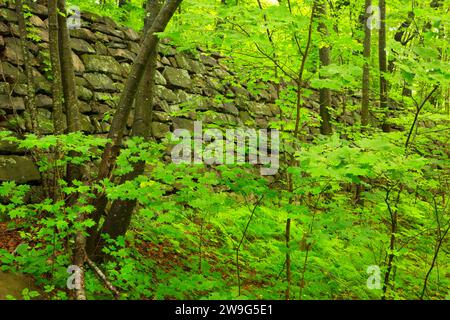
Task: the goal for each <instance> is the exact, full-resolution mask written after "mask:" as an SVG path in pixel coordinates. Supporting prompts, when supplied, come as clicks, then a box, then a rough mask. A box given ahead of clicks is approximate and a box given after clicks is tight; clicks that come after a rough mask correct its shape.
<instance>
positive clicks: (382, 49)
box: [378, 0, 391, 132]
mask: <svg viewBox="0 0 450 320" xmlns="http://www.w3.org/2000/svg"><path fill="white" fill-rule="evenodd" d="M379 6H380V19H381V21H380V32H379V43H378V56H379V61H380V109H381V111H382V112H384V117H383V131H384V132H389V131H391V125H390V124H389V121H388V118H389V111H388V83H387V79H386V76H385V75H386V73H387V72H388V68H387V52H386V0H380V2H379Z"/></svg>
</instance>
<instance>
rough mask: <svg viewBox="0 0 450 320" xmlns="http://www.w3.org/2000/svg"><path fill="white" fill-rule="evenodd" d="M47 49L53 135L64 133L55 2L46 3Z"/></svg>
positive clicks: (53, 0)
mask: <svg viewBox="0 0 450 320" xmlns="http://www.w3.org/2000/svg"><path fill="white" fill-rule="evenodd" d="M48 24H49V48H50V63H51V67H52V76H53V81H52V97H53V125H54V131H55V134H58V135H59V134H63V133H64V127H65V126H64V117H63V116H64V114H63V100H64V96H63V89H62V80H61V62H60V54H59V34H58V8H57V0H49V1H48Z"/></svg>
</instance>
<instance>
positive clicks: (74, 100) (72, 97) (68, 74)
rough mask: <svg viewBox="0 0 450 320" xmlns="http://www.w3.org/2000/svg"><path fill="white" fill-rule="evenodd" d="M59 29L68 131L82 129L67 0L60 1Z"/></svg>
mask: <svg viewBox="0 0 450 320" xmlns="http://www.w3.org/2000/svg"><path fill="white" fill-rule="evenodd" d="M58 10H59V11H60V12H61V13H62V14H58V31H59V54H60V61H61V74H62V83H63V90H64V97H65V99H64V105H65V110H66V115H67V129H68V132H76V131H80V121H79V111H78V109H79V108H78V97H77V87H76V83H75V72H74V69H73V60H72V49H71V45H70V35H69V29H68V28H67V18H66V14H67V10H66V1H65V0H59V1H58Z"/></svg>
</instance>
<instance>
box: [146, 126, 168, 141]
mask: <svg viewBox="0 0 450 320" xmlns="http://www.w3.org/2000/svg"><path fill="white" fill-rule="evenodd" d="M151 126H152V128H151V129H152V135H153V136H154V137H155V138H158V139H161V138H164V137H165V136H166V135H167V133H169V132H170V126H169V125H168V124H166V123H160V122H152V125H151Z"/></svg>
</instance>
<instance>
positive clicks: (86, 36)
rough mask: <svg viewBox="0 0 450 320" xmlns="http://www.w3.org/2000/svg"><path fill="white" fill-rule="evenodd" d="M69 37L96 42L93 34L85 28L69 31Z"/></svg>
mask: <svg viewBox="0 0 450 320" xmlns="http://www.w3.org/2000/svg"><path fill="white" fill-rule="evenodd" d="M70 36H71V37H72V38H79V39H83V40H86V41H90V42H94V41H96V40H97V37H96V36H95V34H94V33H93V32H92V31H91V30H89V29H86V28H79V29H71V30H70Z"/></svg>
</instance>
